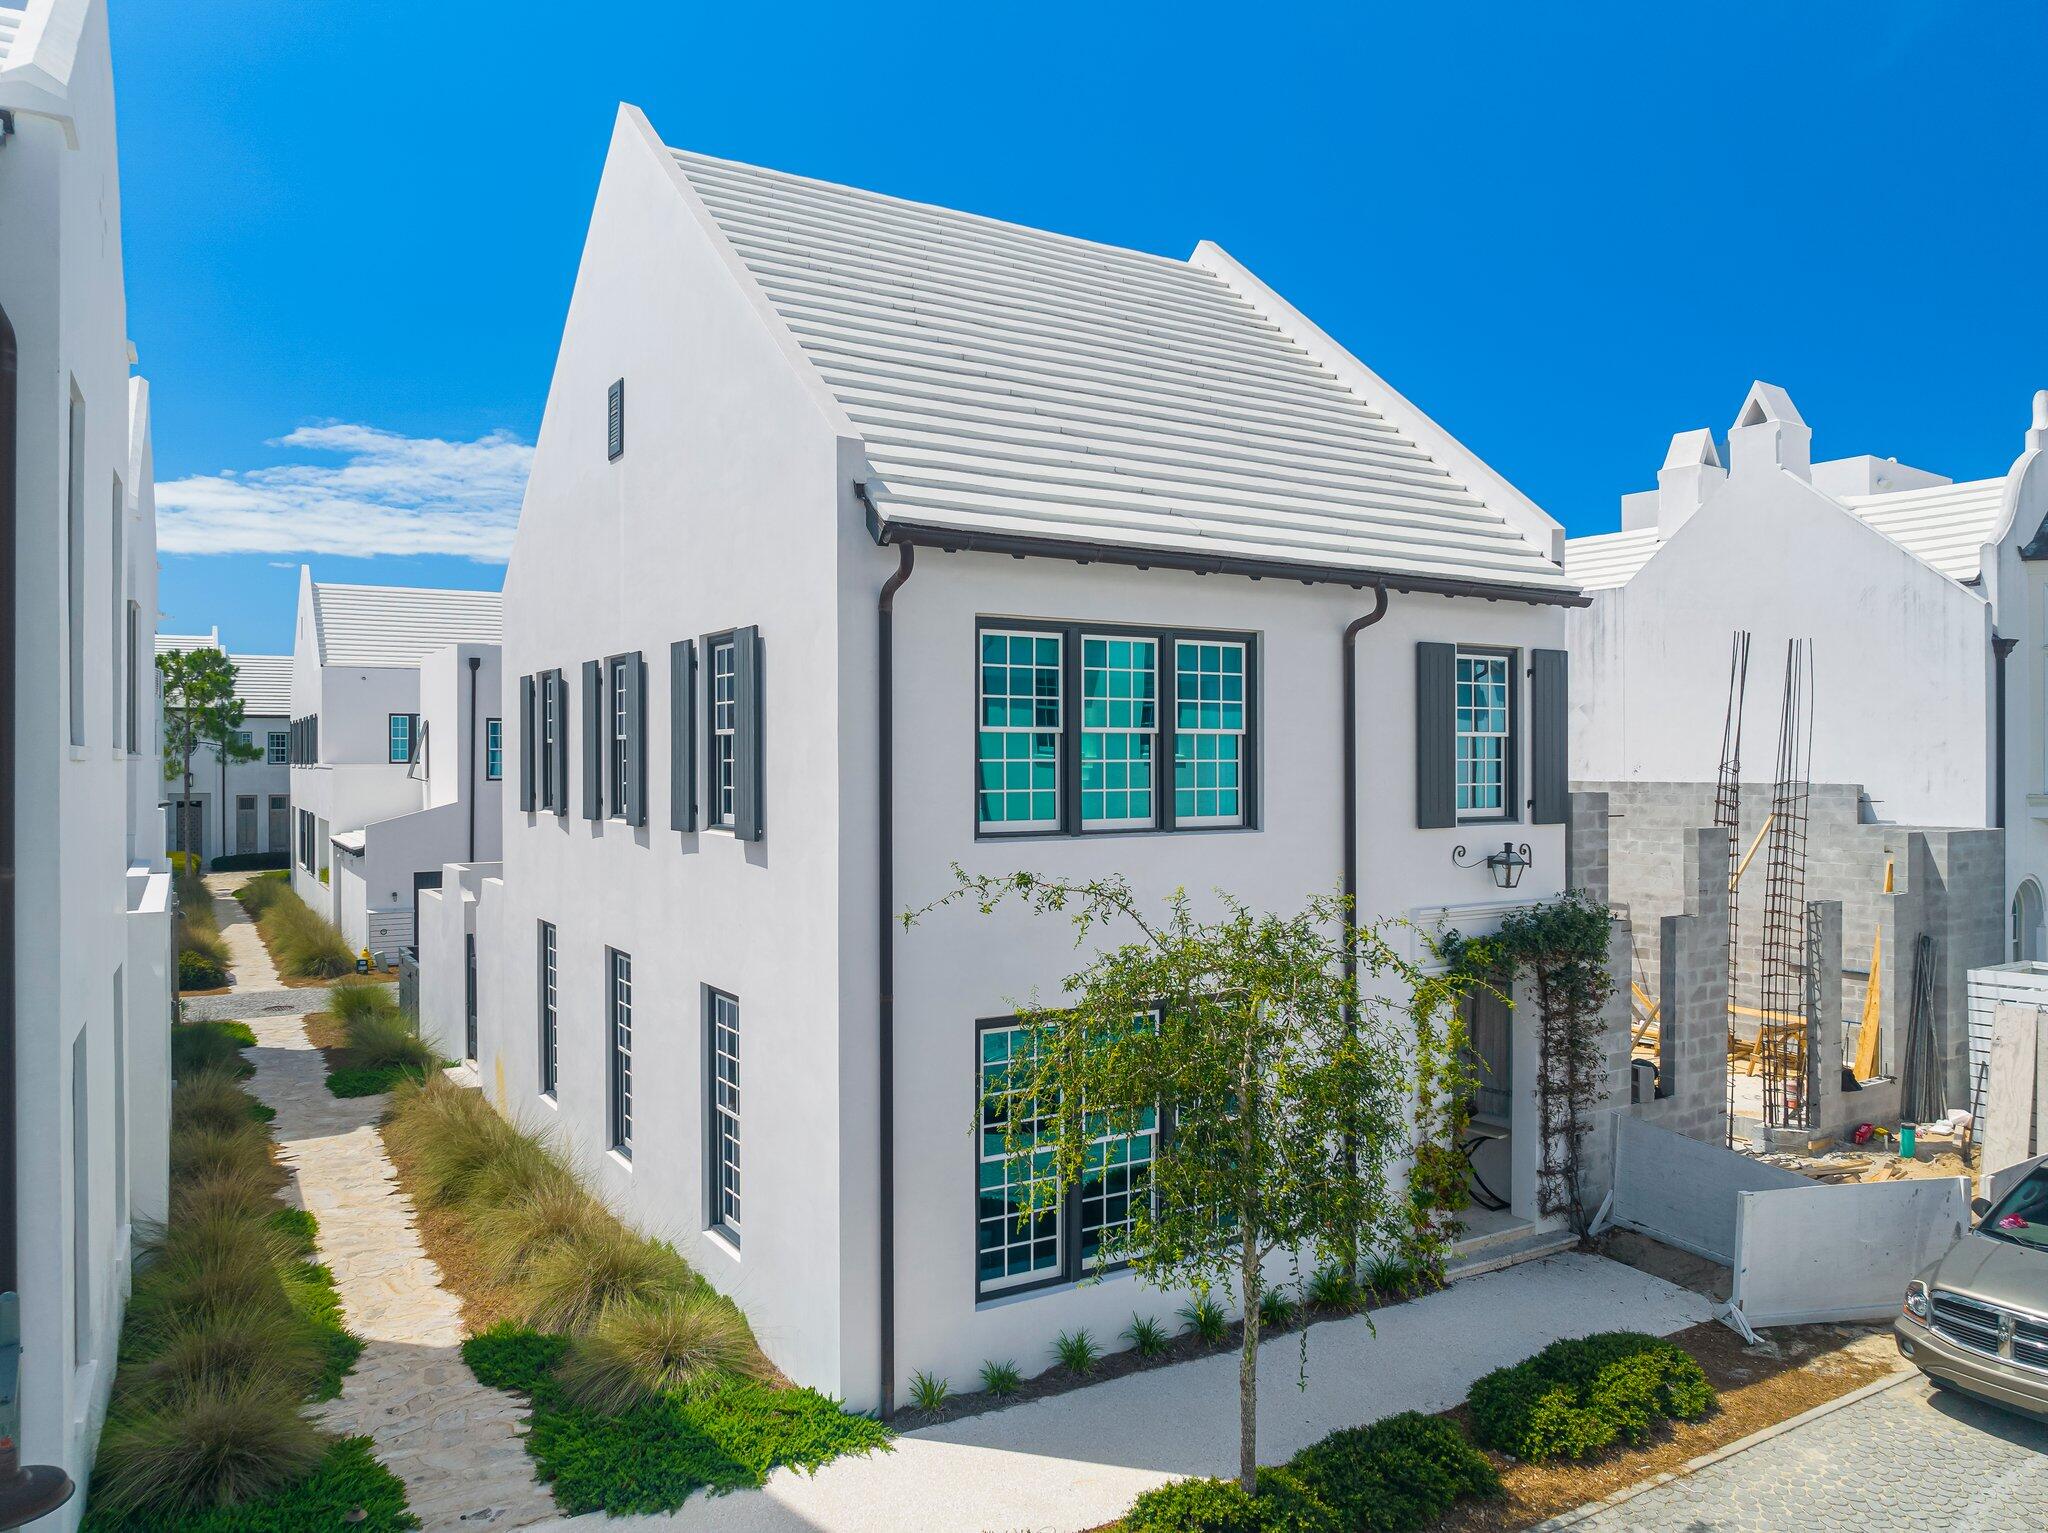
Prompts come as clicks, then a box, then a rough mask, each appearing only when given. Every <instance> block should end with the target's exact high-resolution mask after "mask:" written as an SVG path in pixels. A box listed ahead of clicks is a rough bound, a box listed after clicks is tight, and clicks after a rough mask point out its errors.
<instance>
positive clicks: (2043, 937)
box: [2012, 878, 2048, 963]
mask: <svg viewBox="0 0 2048 1533" xmlns="http://www.w3.org/2000/svg"><path fill="white" fill-rule="evenodd" d="M2012 958H2013V962H2014V963H2038V962H2040V961H2041V960H2042V959H2044V958H2048V931H2044V930H2043V922H2042V900H2041V885H2040V884H2039V883H2038V882H2037V881H2036V880H2034V879H2031V878H2027V879H2022V880H2021V881H2020V886H2019V888H2018V889H2017V890H2015V891H2014V893H2013V897H2012Z"/></svg>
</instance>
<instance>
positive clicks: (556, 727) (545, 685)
mask: <svg viewBox="0 0 2048 1533" xmlns="http://www.w3.org/2000/svg"><path fill="white" fill-rule="evenodd" d="M533 689H534V693H535V696H536V699H537V701H538V703H539V706H540V807H541V808H543V809H559V808H560V807H561V804H562V798H561V794H562V785H561V784H560V783H558V782H556V781H555V777H556V775H557V771H556V763H557V761H559V760H560V757H559V755H558V752H559V751H560V749H561V744H560V742H561V738H562V689H561V687H560V685H558V684H557V682H556V680H555V676H554V673H553V672H551V671H543V672H541V673H540V675H538V676H536V677H534V678H533Z"/></svg>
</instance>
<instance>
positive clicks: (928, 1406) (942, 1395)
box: [910, 1369, 953, 1415]
mask: <svg viewBox="0 0 2048 1533" xmlns="http://www.w3.org/2000/svg"><path fill="white" fill-rule="evenodd" d="M952 1393H953V1384H952V1381H951V1380H949V1379H942V1378H940V1377H939V1376H938V1375H937V1374H935V1373H927V1372H925V1371H924V1370H923V1369H919V1370H918V1371H917V1372H916V1373H913V1374H912V1375H911V1376H910V1403H911V1404H912V1405H913V1406H915V1407H916V1408H917V1409H918V1410H921V1411H923V1412H924V1413H925V1414H926V1415H930V1414H931V1413H932V1412H934V1411H939V1410H943V1409H945V1405H946V1401H947V1400H948V1399H949V1398H951V1396H952Z"/></svg>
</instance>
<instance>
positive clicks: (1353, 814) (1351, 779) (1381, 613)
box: [1340, 586, 1387, 1283]
mask: <svg viewBox="0 0 2048 1533" xmlns="http://www.w3.org/2000/svg"><path fill="white" fill-rule="evenodd" d="M1386 615H1387V588H1386V587H1385V586H1374V587H1373V604H1372V611H1370V612H1368V613H1366V614H1365V615H1364V616H1363V617H1355V618H1353V619H1352V620H1351V621H1350V623H1349V624H1347V625H1346V626H1345V629H1344V657H1343V665H1342V666H1341V667H1340V669H1341V670H1342V672H1343V677H1344V707H1343V714H1342V716H1343V720H1344V724H1343V728H1344V768H1343V778H1344V900H1345V905H1346V915H1345V919H1346V920H1347V921H1349V922H1350V923H1351V925H1352V926H1353V927H1356V926H1357V925H1358V636H1359V635H1360V634H1361V633H1363V632H1365V630H1366V629H1368V628H1370V627H1372V625H1373V624H1374V623H1377V622H1378V621H1379V620H1380V619H1381V618H1383V617H1385V616H1386ZM1357 982H1358V944H1357V942H1356V941H1346V942H1345V944H1344V984H1345V989H1346V991H1347V992H1348V991H1349V990H1350V989H1351V987H1352V986H1354V985H1356V984H1357ZM1344 1167H1345V1170H1346V1172H1347V1173H1348V1174H1350V1175H1352V1176H1356V1175H1357V1174H1358V1145H1357V1142H1356V1141H1355V1140H1354V1139H1352V1137H1351V1136H1350V1135H1348V1134H1347V1135H1346V1136H1345V1139H1344ZM1349 1245H1350V1249H1348V1250H1347V1251H1346V1252H1345V1253H1344V1275H1345V1277H1346V1278H1348V1279H1350V1280H1351V1281H1352V1282H1353V1283H1356V1282H1357V1281H1358V1242H1357V1241H1356V1240H1355V1239H1354V1240H1352V1241H1351V1242H1349Z"/></svg>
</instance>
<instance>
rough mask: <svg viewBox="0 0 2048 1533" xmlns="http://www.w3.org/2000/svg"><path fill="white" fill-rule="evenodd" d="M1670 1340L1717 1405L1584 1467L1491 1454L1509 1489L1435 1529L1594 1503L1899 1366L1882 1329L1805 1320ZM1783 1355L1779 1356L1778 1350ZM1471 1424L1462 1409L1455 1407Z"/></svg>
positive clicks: (1470, 1531) (1497, 1525)
mask: <svg viewBox="0 0 2048 1533" xmlns="http://www.w3.org/2000/svg"><path fill="white" fill-rule="evenodd" d="M1671 1340H1673V1341H1675V1342H1676V1343H1678V1345H1679V1346H1681V1347H1683V1348H1685V1350H1686V1351H1687V1352H1690V1353H1691V1354H1692V1355H1693V1356H1694V1357H1695V1358H1697V1359H1698V1360H1699V1364H1700V1366H1701V1367H1702V1368H1704V1369H1705V1370H1706V1372H1707V1377H1708V1379H1709V1380H1711V1381H1712V1383H1713V1386H1714V1389H1715V1392H1716V1393H1717V1394H1718V1395H1719V1396H1720V1404H1719V1406H1718V1407H1717V1408H1716V1409H1715V1411H1714V1412H1713V1414H1712V1415H1709V1416H1707V1417H1705V1418H1704V1419H1702V1420H1699V1421H1681V1422H1671V1423H1667V1424H1666V1425H1665V1426H1663V1427H1662V1428H1660V1429H1659V1430H1658V1432H1657V1435H1656V1437H1655V1438H1654V1439H1653V1440H1652V1441H1651V1443H1650V1444H1649V1445H1648V1446H1647V1447H1644V1448H1623V1449H1619V1450H1614V1451H1610V1452H1607V1453H1604V1454H1601V1455H1599V1456H1598V1457H1596V1458H1592V1459H1588V1460H1586V1461H1585V1462H1583V1463H1576V1464H1573V1463H1552V1464H1524V1463H1521V1462H1519V1461H1517V1460H1514V1459H1509V1458H1505V1457H1503V1456H1502V1455H1500V1454H1498V1453H1488V1454H1487V1457H1489V1458H1491V1459H1492V1460H1493V1463H1494V1467H1495V1468H1496V1469H1498V1470H1499V1471H1500V1478H1501V1484H1502V1486H1503V1487H1504V1488H1505V1490H1506V1492H1507V1494H1506V1495H1505V1496H1503V1497H1501V1498H1499V1499H1496V1500H1491V1501H1467V1502H1465V1503H1464V1504H1463V1505H1461V1506H1459V1507H1458V1508H1457V1509H1456V1510H1455V1511H1453V1512H1452V1513H1451V1514H1450V1516H1448V1517H1446V1518H1444V1519H1443V1520H1442V1521H1441V1522H1439V1523H1438V1524H1437V1525H1436V1528H1435V1530H1433V1533H1508V1530H1510V1529H1517V1528H1528V1527H1532V1526H1534V1525H1535V1524H1536V1523H1539V1522H1542V1521H1543V1520H1544V1519H1545V1518H1548V1517H1555V1516H1556V1515H1557V1514H1558V1513H1560V1512H1568V1511H1570V1510H1571V1509H1572V1508H1574V1507H1578V1506H1584V1505H1585V1504H1586V1503H1587V1502H1589V1501H1598V1500H1600V1499H1601V1498H1603V1497H1606V1496H1611V1495H1613V1494H1614V1493H1615V1492H1616V1491H1619V1490H1625V1489H1627V1488H1628V1487H1629V1486H1631V1485H1636V1484H1639V1483H1641V1482H1642V1481H1644V1480H1648V1479H1651V1478H1652V1477H1654V1476H1656V1475H1660V1474H1665V1473H1668V1472H1670V1471H1672V1470H1676V1469H1679V1468H1682V1467H1683V1466H1684V1465H1685V1464H1687V1463H1688V1462H1690V1461H1691V1460H1693V1459H1696V1458H1698V1457H1699V1456H1700V1455H1701V1454H1704V1453H1712V1452H1713V1451H1714V1450H1715V1449H1716V1448H1725V1447H1726V1446H1728V1444H1730V1443H1732V1442H1737V1441H1739V1440H1740V1439H1742V1438H1745V1437H1747V1436H1749V1435H1750V1434H1751V1433H1752V1432H1760V1431H1762V1430H1763V1429H1764V1428H1765V1427H1769V1426H1775V1425H1776V1424H1777V1423H1779V1422H1781V1421H1789V1420H1791V1419H1792V1418H1793V1417H1794V1416H1797V1415H1800V1414H1802V1413H1803V1412H1806V1411H1810V1410H1812V1409H1813V1408H1814V1407H1815V1406H1816V1405H1822V1404H1825V1403H1826V1402H1827V1401H1829V1400H1834V1399H1838V1398H1840V1397H1841V1396H1843V1395H1846V1394H1848V1393H1849V1392H1850V1391H1852V1390H1856V1389H1861V1388H1862V1387H1863V1386H1864V1385H1866V1384H1869V1383H1873V1382H1875V1381H1876V1380H1878V1379H1881V1378H1883V1377H1885V1376H1886V1375H1887V1374H1889V1373H1892V1372H1894V1371H1896V1369H1897V1366H1898V1360H1897V1358H1896V1357H1895V1356H1893V1349H1892V1344H1891V1339H1890V1336H1889V1334H1888V1333H1887V1332H1886V1331H1885V1330H1884V1329H1883V1328H1882V1327H1872V1326H1848V1325H1843V1326H1835V1325H1802V1326H1788V1327H1784V1328H1773V1329H1772V1330H1771V1331H1770V1332H1769V1333H1768V1337H1767V1341H1768V1343H1769V1345H1768V1346H1767V1347H1756V1348H1750V1347H1745V1346H1744V1345H1743V1344H1742V1338H1741V1337H1739V1336H1737V1335H1736V1334H1735V1333H1734V1332H1733V1331H1731V1330H1729V1329H1728V1327H1726V1326H1724V1325H1722V1324H1720V1323H1719V1322H1718V1321H1708V1322H1706V1323H1705V1324H1702V1325H1695V1326H1692V1327H1689V1328H1688V1329H1686V1330H1683V1331H1679V1332H1677V1333H1676V1334H1675V1335H1673V1336H1672V1337H1671ZM1773 1351H1775V1353H1776V1355H1775V1356H1773V1355H1772V1352H1773ZM1449 1414H1450V1415H1451V1416H1452V1417H1453V1418H1455V1419H1456V1420H1457V1421H1458V1422H1459V1424H1460V1425H1462V1426H1465V1427H1466V1428H1467V1429H1468V1430H1469V1429H1470V1425H1471V1423H1470V1421H1469V1420H1468V1419H1467V1417H1466V1412H1465V1408H1464V1407H1463V1406H1460V1407H1458V1409H1456V1410H1455V1411H1452V1412H1450V1413H1449Z"/></svg>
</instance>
